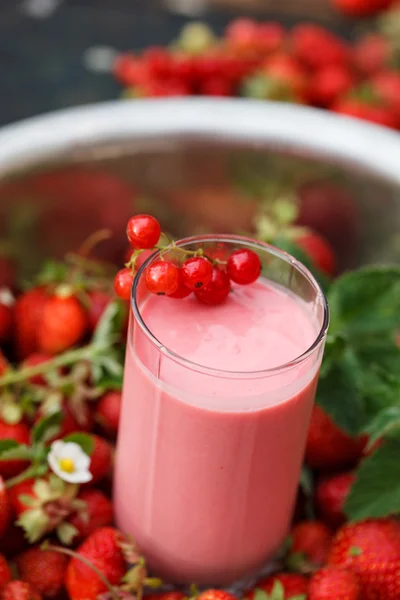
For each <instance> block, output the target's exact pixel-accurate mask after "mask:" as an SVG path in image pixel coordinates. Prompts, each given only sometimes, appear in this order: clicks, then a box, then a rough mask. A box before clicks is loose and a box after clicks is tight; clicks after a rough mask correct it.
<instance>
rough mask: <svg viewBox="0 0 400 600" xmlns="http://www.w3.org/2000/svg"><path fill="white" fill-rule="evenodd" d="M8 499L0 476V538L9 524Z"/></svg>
mask: <svg viewBox="0 0 400 600" xmlns="http://www.w3.org/2000/svg"><path fill="white" fill-rule="evenodd" d="M10 517H11V513H10V501H9V498H8V494H7V490H6V486H5V485H4V480H3V478H2V477H0V538H1V537H2V535H3V534H4V532H5V531H6V529H7V527H8V526H9V524H10Z"/></svg>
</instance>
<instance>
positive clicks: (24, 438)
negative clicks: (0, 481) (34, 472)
mask: <svg viewBox="0 0 400 600" xmlns="http://www.w3.org/2000/svg"><path fill="white" fill-rule="evenodd" d="M0 440H15V441H16V442H18V443H19V444H29V443H30V432H29V429H28V427H27V426H26V424H25V423H24V422H22V421H21V422H20V423H14V424H8V423H6V422H5V421H3V420H1V419H0ZM27 466H28V463H27V462H26V461H24V460H14V459H13V460H0V475H1V476H2V477H4V478H5V479H8V478H9V477H14V476H15V475H18V474H19V473H21V471H23V470H24V469H25V468H26V467H27Z"/></svg>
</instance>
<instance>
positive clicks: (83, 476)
mask: <svg viewBox="0 0 400 600" xmlns="http://www.w3.org/2000/svg"><path fill="white" fill-rule="evenodd" d="M57 475H58V476H59V477H60V478H61V479H63V480H64V481H66V482H68V483H87V482H88V481H91V480H92V479H93V475H92V474H91V473H90V471H75V472H74V473H65V471H61V473H57Z"/></svg>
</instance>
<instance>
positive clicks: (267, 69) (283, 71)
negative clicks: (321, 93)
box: [262, 54, 307, 101]
mask: <svg viewBox="0 0 400 600" xmlns="http://www.w3.org/2000/svg"><path fill="white" fill-rule="evenodd" d="M262 71H263V73H264V74H265V75H267V76H268V77H269V78H271V80H275V81H277V82H279V83H280V84H281V85H285V86H286V87H287V90H288V93H289V94H292V95H293V99H297V100H299V101H301V100H302V99H303V98H304V95H305V92H306V87H307V80H306V75H305V72H304V69H303V67H302V65H301V64H300V63H299V62H298V61H297V60H296V59H295V58H294V57H292V56H290V55H288V54H276V55H274V56H272V57H271V58H270V59H269V60H268V61H267V62H266V64H265V66H264V67H263V68H262Z"/></svg>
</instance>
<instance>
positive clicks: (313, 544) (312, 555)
mask: <svg viewBox="0 0 400 600" xmlns="http://www.w3.org/2000/svg"><path fill="white" fill-rule="evenodd" d="M291 538H292V546H291V557H290V558H291V559H293V560H295V561H296V562H297V564H298V566H299V567H300V568H301V566H302V564H304V565H305V566H306V565H307V564H308V565H310V564H311V565H313V566H317V567H320V566H322V565H323V564H325V562H326V559H327V556H328V552H329V548H330V545H331V538H332V535H331V532H330V530H329V529H328V527H327V526H326V525H324V524H323V523H321V522H320V521H303V522H301V523H298V524H297V525H295V527H294V528H293V529H292V531H291ZM295 555H296V556H295ZM291 564H292V562H291ZM293 566H294V565H293Z"/></svg>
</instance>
